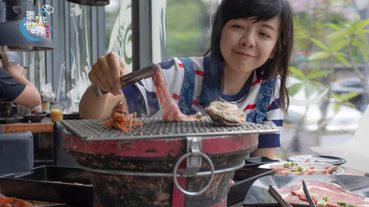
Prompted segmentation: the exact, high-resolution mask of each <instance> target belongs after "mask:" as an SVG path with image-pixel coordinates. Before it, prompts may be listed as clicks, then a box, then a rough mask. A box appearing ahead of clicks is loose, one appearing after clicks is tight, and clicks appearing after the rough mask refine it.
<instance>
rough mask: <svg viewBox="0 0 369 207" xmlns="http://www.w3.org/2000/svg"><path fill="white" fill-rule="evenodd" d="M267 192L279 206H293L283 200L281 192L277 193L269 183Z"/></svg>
mask: <svg viewBox="0 0 369 207" xmlns="http://www.w3.org/2000/svg"><path fill="white" fill-rule="evenodd" d="M268 191H269V193H270V195H272V197H273V198H274V199H275V200H276V201H277V202H278V203H279V205H280V206H282V207H293V206H292V205H291V204H290V203H288V202H287V201H285V200H284V199H283V198H282V196H281V194H279V193H278V191H277V190H276V189H275V188H274V187H273V186H272V185H269V190H268Z"/></svg>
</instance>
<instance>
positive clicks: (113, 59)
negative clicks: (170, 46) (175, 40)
mask: <svg viewBox="0 0 369 207" xmlns="http://www.w3.org/2000/svg"><path fill="white" fill-rule="evenodd" d="M292 16H293V12H292V9H291V6H290V4H289V3H288V1H287V0H223V1H222V3H221V5H220V6H219V8H218V11H217V13H216V14H215V18H214V24H213V28H212V36H211V47H210V49H209V52H208V54H210V55H209V56H204V57H191V58H183V59H182V58H171V59H169V60H168V61H165V62H162V63H159V65H160V68H161V71H162V73H163V75H164V78H165V82H166V85H167V88H168V90H169V93H170V95H171V97H172V98H173V99H174V101H176V102H177V103H178V105H179V107H180V109H181V111H182V112H183V113H186V114H194V113H196V112H198V111H199V112H203V109H204V108H205V107H206V106H208V105H209V104H210V102H212V101H215V100H218V101H228V102H236V103H237V106H238V107H239V108H240V109H243V110H244V111H245V112H246V114H247V120H248V121H251V122H255V123H261V124H265V125H270V126H273V127H279V128H282V123H283V115H284V113H283V112H286V110H287V108H288V93H287V88H286V77H287V73H288V65H289V59H290V54H291V50H292V43H293V20H292ZM126 73H128V70H127V68H126V67H125V64H124V63H123V61H122V60H121V59H120V58H119V57H118V56H117V55H116V54H114V53H109V54H107V55H106V56H103V57H100V58H99V60H98V61H97V62H96V63H95V64H94V65H93V68H92V70H91V72H90V73H89V78H90V81H91V82H92V85H91V86H90V87H89V88H88V89H87V90H86V92H85V94H84V96H83V97H82V99H81V102H80V109H79V110H80V111H79V112H80V115H81V116H82V117H84V118H106V117H108V116H109V115H110V112H111V109H112V108H113V106H114V105H115V104H116V103H117V102H118V101H120V100H122V99H123V98H124V97H125V98H126V100H127V103H128V106H129V110H130V112H134V111H136V112H138V114H141V115H145V116H160V115H161V114H162V111H161V109H160V105H159V102H158V100H157V96H156V93H155V88H154V84H153V80H152V78H148V79H144V80H141V81H140V82H138V83H137V84H135V85H132V86H128V87H124V88H122V89H121V88H120V85H119V77H121V76H122V75H124V74H126ZM94 86H96V87H98V88H100V89H102V90H104V91H109V92H110V93H108V94H106V95H104V96H102V97H99V98H97V97H96V95H95V93H94V91H93V90H92V87H94ZM188 94H190V95H188ZM279 146H280V138H279V133H277V134H262V135H259V147H258V149H257V150H255V151H254V152H253V153H252V155H251V156H267V157H269V158H272V159H273V158H274V156H275V151H276V147H279Z"/></svg>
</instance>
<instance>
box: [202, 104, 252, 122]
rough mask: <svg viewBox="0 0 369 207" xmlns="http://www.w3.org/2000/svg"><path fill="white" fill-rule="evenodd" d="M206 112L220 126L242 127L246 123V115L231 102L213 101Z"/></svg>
mask: <svg viewBox="0 0 369 207" xmlns="http://www.w3.org/2000/svg"><path fill="white" fill-rule="evenodd" d="M204 112H205V113H206V114H208V115H209V116H210V118H211V119H212V120H213V122H214V123H215V124H218V125H241V124H245V123H246V113H245V112H244V111H242V110H240V109H238V107H237V105H236V104H234V103H231V102H221V101H213V102H211V103H210V105H209V106H208V107H206V108H205V109H204Z"/></svg>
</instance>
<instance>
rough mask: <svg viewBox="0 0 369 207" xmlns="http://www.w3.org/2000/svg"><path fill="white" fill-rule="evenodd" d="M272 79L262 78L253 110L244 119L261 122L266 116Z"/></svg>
mask: <svg viewBox="0 0 369 207" xmlns="http://www.w3.org/2000/svg"><path fill="white" fill-rule="evenodd" d="M273 87H274V79H270V80H263V81H262V82H261V85H260V92H259V97H258V101H257V103H256V109H255V111H253V112H251V113H249V114H247V118H246V121H248V122H253V123H257V124H261V123H262V122H263V121H264V118H265V117H266V112H267V110H268V106H269V102H270V98H271V97H272V94H273Z"/></svg>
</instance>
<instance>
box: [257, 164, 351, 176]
mask: <svg viewBox="0 0 369 207" xmlns="http://www.w3.org/2000/svg"><path fill="white" fill-rule="evenodd" d="M259 168H265V169H273V170H274V174H275V175H293V176H301V175H340V174H342V173H344V170H343V168H341V167H339V166H337V165H331V164H328V163H319V162H278V163H269V164H264V165H260V166H259Z"/></svg>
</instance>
